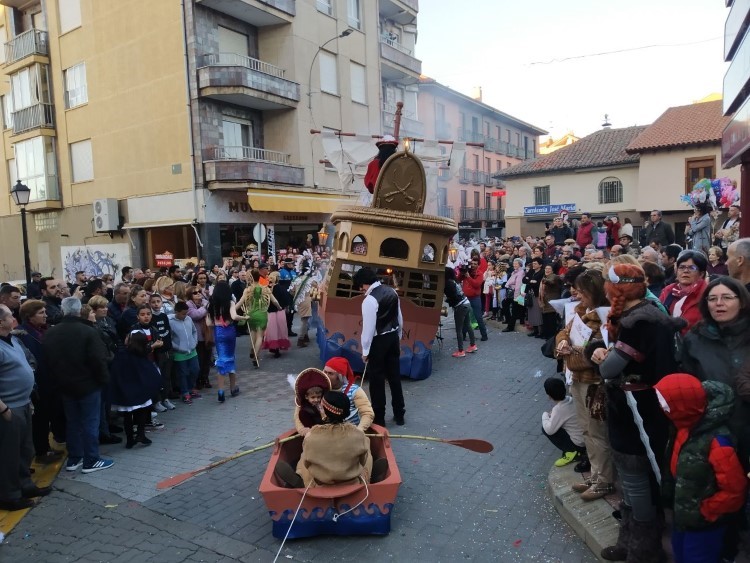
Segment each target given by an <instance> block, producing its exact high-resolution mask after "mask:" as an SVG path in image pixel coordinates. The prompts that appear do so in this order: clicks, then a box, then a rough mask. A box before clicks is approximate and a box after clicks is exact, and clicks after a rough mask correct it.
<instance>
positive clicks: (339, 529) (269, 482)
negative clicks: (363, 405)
mask: <svg viewBox="0 0 750 563" xmlns="http://www.w3.org/2000/svg"><path fill="white" fill-rule="evenodd" d="M370 431H371V432H374V433H377V434H383V435H385V436H386V437H385V438H380V437H373V438H370V451H371V453H372V457H373V459H380V458H386V459H387V460H388V474H387V476H386V478H385V479H384V480H383V481H380V482H379V483H374V484H369V485H367V488H365V486H364V485H363V484H358V485H333V486H328V485H325V486H318V487H310V488H309V489H308V490H307V493H305V489H290V488H285V487H284V486H283V485H282V483H281V482H279V480H278V479H277V478H276V476H275V475H274V468H275V467H276V463H277V462H278V461H279V460H283V461H286V462H287V463H289V464H290V465H291V466H292V467H295V466H296V463H297V460H298V459H299V457H300V455H301V454H302V440H301V439H297V440H290V441H289V442H285V443H283V444H279V445H277V446H276V448H275V449H274V451H273V453H272V454H271V459H270V461H269V462H268V467H267V468H266V472H265V474H264V475H263V480H262V481H261V484H260V489H259V490H260V493H261V495H263V500H264V501H265V503H266V507H268V512H269V514H270V516H271V520H272V533H273V536H274V537H275V538H284V537H285V536H286V534H287V531H289V538H307V537H312V536H320V535H337V536H351V535H387V534H388V533H389V532H390V530H391V514H392V512H393V507H394V505H395V503H396V496H397V494H398V489H399V487H400V486H401V474H400V473H399V470H398V466H397V465H396V456H395V455H394V454H393V450H392V448H391V444H390V440H389V439H388V438H387V434H388V431H387V430H386V429H385V428H383V427H381V426H378V425H376V424H373V425H372V426H371V427H370ZM294 434H295V431H294V430H289V431H288V432H286V433H284V434H282V435H281V436H279V439H280V440H281V439H284V438H287V437H289V436H292V435H294ZM365 495H367V498H366V499H365V501H364V502H363V503H362V504H361V505H360V506H358V507H357V508H355V509H354V510H353V511H351V512H349V513H347V514H344V515H342V516H341V517H340V518H337V520H335V521H334V518H333V517H334V515H335V514H339V513H343V512H345V511H346V510H349V509H350V508H351V507H353V506H355V505H357V503H359V502H360V501H361V500H362V499H363V498H364V497H365ZM303 496H304V500H303V501H302V505H301V506H300V500H301V499H302V497H303ZM298 506H299V512H298V513H297V516H296V518H294V522H293V523H292V518H293V517H294V514H295V512H296V511H297V507H298ZM290 524H291V529H290Z"/></svg>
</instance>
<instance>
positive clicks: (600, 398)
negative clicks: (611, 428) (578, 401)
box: [586, 383, 607, 421]
mask: <svg viewBox="0 0 750 563" xmlns="http://www.w3.org/2000/svg"><path fill="white" fill-rule="evenodd" d="M586 407H587V408H588V409H589V416H591V418H592V419H594V420H599V421H604V420H607V389H606V387H604V384H603V383H598V384H597V383H594V384H592V385H589V388H588V389H587V390H586Z"/></svg>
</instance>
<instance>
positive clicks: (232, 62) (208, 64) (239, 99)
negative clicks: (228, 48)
mask: <svg viewBox="0 0 750 563" xmlns="http://www.w3.org/2000/svg"><path fill="white" fill-rule="evenodd" d="M284 75H285V71H284V69H281V68H279V67H276V66H274V65H272V64H270V63H267V62H264V61H260V60H258V59H254V58H252V57H246V56H244V55H238V54H237V53H218V54H210V55H206V56H205V57H204V58H203V66H202V67H200V68H199V69H198V88H199V92H200V95H201V96H204V97H206V98H212V99H215V100H219V101H221V102H226V103H230V104H235V105H239V106H243V107H248V108H253V109H257V110H261V111H263V110H275V109H294V108H296V107H297V102H299V99H300V93H299V84H297V83H296V82H292V81H290V80H287V79H286V78H284Z"/></svg>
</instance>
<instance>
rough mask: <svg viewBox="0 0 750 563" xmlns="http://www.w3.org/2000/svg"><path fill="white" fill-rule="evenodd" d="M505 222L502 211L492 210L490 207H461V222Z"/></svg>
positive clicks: (503, 211)
mask: <svg viewBox="0 0 750 563" xmlns="http://www.w3.org/2000/svg"><path fill="white" fill-rule="evenodd" d="M503 220H505V210H504V209H492V208H491V207H484V208H483V207H462V208H461V221H486V222H488V223H496V222H499V221H503Z"/></svg>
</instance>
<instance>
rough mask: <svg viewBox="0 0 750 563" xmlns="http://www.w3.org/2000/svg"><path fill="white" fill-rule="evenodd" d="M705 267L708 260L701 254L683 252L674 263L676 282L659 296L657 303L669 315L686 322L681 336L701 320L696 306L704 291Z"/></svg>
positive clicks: (691, 251) (689, 251)
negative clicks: (662, 305)
mask: <svg viewBox="0 0 750 563" xmlns="http://www.w3.org/2000/svg"><path fill="white" fill-rule="evenodd" d="M707 266H708V260H706V257H705V256H704V255H703V254H702V253H701V252H699V251H697V250H685V251H683V252H682V254H680V257H679V258H677V262H676V270H677V281H676V282H675V283H673V284H670V285H668V286H667V287H665V288H664V289H663V290H662V292H661V295H659V301H661V302H662V303H663V304H664V307H665V308H666V309H667V311H668V312H669V314H670V315H672V316H673V317H681V318H683V319H685V321H687V325H686V326H685V327H684V328H683V329H682V333H683V334H685V333H687V331H688V330H689V329H690V328H691V327H692V326H694V325H695V324H696V323H697V322H698V321H699V320H700V319H701V314H700V310H699V308H698V304H699V303H700V299H701V297H702V296H703V292H704V291H705V289H706V267H707Z"/></svg>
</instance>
